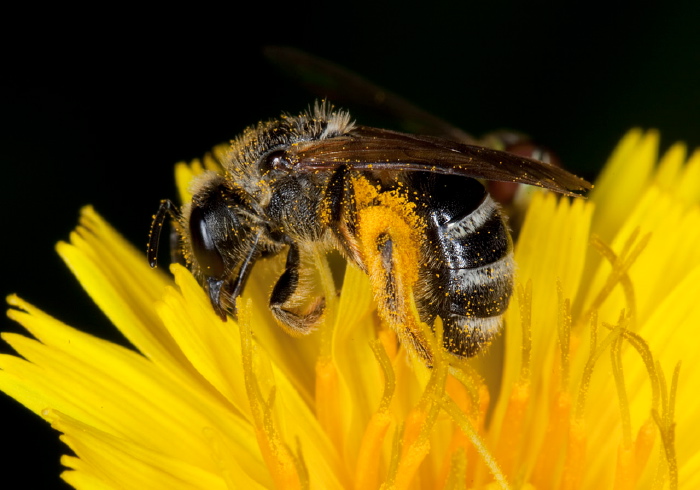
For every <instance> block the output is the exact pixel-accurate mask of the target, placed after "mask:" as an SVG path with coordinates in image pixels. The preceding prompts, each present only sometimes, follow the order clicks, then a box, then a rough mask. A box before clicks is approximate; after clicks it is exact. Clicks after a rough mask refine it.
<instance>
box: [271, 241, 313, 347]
mask: <svg viewBox="0 0 700 490" xmlns="http://www.w3.org/2000/svg"><path fill="white" fill-rule="evenodd" d="M300 266H301V260H300V258H299V248H298V247H297V246H296V245H294V244H291V245H290V246H289V252H287V264H286V266H285V270H284V272H283V273H282V275H281V276H280V278H279V279H278V280H277V283H276V284H275V287H274V288H273V289H272V294H271V295H270V310H271V311H272V314H273V315H274V317H275V319H276V320H277V322H278V323H279V324H280V325H281V326H282V328H284V329H285V330H286V331H287V332H288V333H289V334H291V335H294V336H297V337H298V336H300V335H307V334H309V333H311V332H312V331H313V330H314V328H315V327H316V326H317V325H318V324H319V322H320V321H321V317H322V316H323V310H324V307H325V301H324V299H323V298H318V299H316V300H315V301H314V302H313V303H312V304H311V305H310V306H309V307H308V308H307V309H306V311H304V312H303V313H297V312H294V311H291V309H290V308H292V307H293V306H295V303H298V302H299V301H300V300H301V299H302V295H300V294H299V293H298V289H299V268H300Z"/></svg>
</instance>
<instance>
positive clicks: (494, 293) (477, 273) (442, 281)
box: [421, 194, 515, 357]
mask: <svg viewBox="0 0 700 490" xmlns="http://www.w3.org/2000/svg"><path fill="white" fill-rule="evenodd" d="M443 217H444V215H443ZM436 221H437V220H435V221H433V223H435V224H436V225H437V226H435V229H434V230H433V233H434V236H435V237H436V238H437V240H436V243H437V246H438V250H437V252H438V254H437V255H438V256H439V257H441V260H439V261H434V262H431V263H430V264H428V265H427V266H426V268H425V269H424V274H425V275H424V276H423V277H424V280H425V282H424V285H425V287H426V289H427V290H426V291H424V294H421V296H422V298H423V301H422V303H421V307H422V309H423V311H425V312H426V313H427V314H426V315H425V316H426V317H427V318H428V319H430V318H434V317H435V316H438V315H439V316H440V317H441V318H442V320H443V345H444V347H445V349H446V350H447V351H449V352H451V353H452V354H454V355H456V356H459V357H470V356H473V355H475V354H476V353H477V352H478V351H479V349H480V348H481V347H482V346H484V345H486V344H488V341H489V340H490V339H491V338H492V337H493V336H494V335H495V334H496V333H498V332H499V330H500V327H501V323H502V319H501V317H502V315H503V313H505V311H506V309H507V307H508V303H509V301H510V297H511V295H512V292H513V272H514V268H515V265H514V262H513V253H512V242H511V238H510V234H509V233H508V229H507V226H506V223H505V221H504V219H503V217H502V216H501V213H500V210H499V209H498V205H497V204H496V203H495V202H494V201H493V200H492V199H491V197H490V196H488V194H487V195H485V196H484V198H483V200H482V201H481V202H480V203H479V204H478V205H477V206H475V209H472V210H471V212H465V210H463V212H462V213H461V215H460V216H458V217H456V218H453V219H450V220H449V221H447V222H445V223H444V224H438V223H437V222H436Z"/></svg>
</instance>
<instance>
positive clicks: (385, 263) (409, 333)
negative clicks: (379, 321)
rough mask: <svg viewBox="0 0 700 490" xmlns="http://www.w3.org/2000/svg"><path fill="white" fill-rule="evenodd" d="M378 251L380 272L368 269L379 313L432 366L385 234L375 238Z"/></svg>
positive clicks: (402, 340)
mask: <svg viewBox="0 0 700 490" xmlns="http://www.w3.org/2000/svg"><path fill="white" fill-rule="evenodd" d="M377 252H378V254H379V258H380V264H381V265H380V267H381V272H380V271H376V270H375V271H372V272H370V274H371V275H372V276H374V277H370V279H371V280H372V283H373V287H374V291H375V296H376V297H377V298H378V299H379V312H380V315H381V316H382V317H383V319H384V321H386V322H387V323H389V325H390V326H391V327H392V329H393V330H394V331H395V332H396V333H397V334H398V336H399V339H400V340H401V342H402V343H404V344H408V345H410V346H411V347H412V349H413V351H414V352H415V353H417V354H418V355H419V356H420V358H421V359H423V361H424V362H425V363H426V365H427V366H428V367H431V366H432V363H433V356H432V353H431V352H430V350H429V348H428V346H427V345H426V341H425V339H424V337H423V335H422V334H421V333H420V327H419V325H417V324H416V318H413V316H412V314H411V309H410V308H409V307H408V305H407V304H406V302H407V299H408V296H409V293H408V288H409V287H408V286H407V285H406V284H404V281H403V280H402V276H401V271H400V267H396V257H395V255H394V242H393V241H392V239H391V237H390V236H389V235H388V234H381V235H379V237H377Z"/></svg>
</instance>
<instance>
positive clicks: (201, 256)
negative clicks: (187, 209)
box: [190, 207, 225, 278]
mask: <svg viewBox="0 0 700 490" xmlns="http://www.w3.org/2000/svg"><path fill="white" fill-rule="evenodd" d="M190 239H191V244H192V252H193V253H194V257H195V259H197V263H198V264H199V268H200V270H201V271H202V272H203V273H204V275H206V276H207V277H217V278H220V277H222V276H223V275H224V271H225V267H224V259H223V258H222V257H221V254H220V253H219V250H218V249H217V248H216V244H215V243H214V240H213V237H212V235H211V232H210V230H209V226H208V225H207V222H206V220H205V219H204V211H203V210H202V208H200V207H194V208H192V214H191V215H190Z"/></svg>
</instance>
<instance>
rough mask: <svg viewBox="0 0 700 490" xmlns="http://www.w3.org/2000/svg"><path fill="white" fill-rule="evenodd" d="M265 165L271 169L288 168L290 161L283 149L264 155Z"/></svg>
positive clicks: (290, 165) (290, 164)
mask: <svg viewBox="0 0 700 490" xmlns="http://www.w3.org/2000/svg"><path fill="white" fill-rule="evenodd" d="M265 160H266V162H265V163H266V166H267V167H268V168H270V169H272V170H289V169H291V168H292V162H291V161H290V160H289V158H288V157H287V154H286V153H285V151H284V150H277V151H273V152H272V153H270V154H269V155H267V157H266V159H265Z"/></svg>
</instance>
